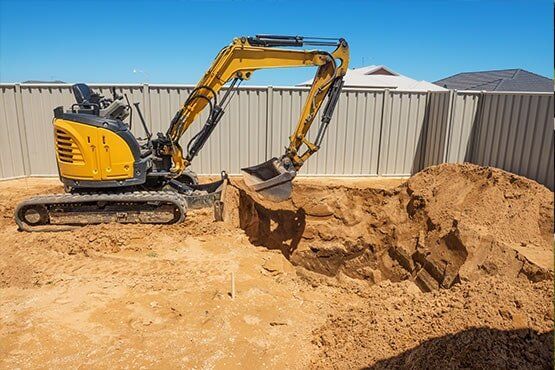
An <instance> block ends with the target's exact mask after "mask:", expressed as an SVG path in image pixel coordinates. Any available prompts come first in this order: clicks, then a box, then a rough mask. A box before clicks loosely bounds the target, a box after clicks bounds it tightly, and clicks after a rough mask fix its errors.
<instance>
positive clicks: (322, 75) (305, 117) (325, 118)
mask: <svg viewBox="0 0 555 370" xmlns="http://www.w3.org/2000/svg"><path fill="white" fill-rule="evenodd" d="M303 46H335V50H334V51H332V52H328V51H323V50H298V49H291V48H293V47H296V48H298V47H303ZM283 47H290V48H288V49H285V48H283ZM348 65H349V47H348V44H347V42H346V41H345V40H344V39H325V38H304V37H301V36H276V35H257V36H255V37H241V38H236V39H234V40H233V42H232V43H231V44H230V45H229V46H227V47H225V48H223V49H222V50H221V51H220V53H219V54H218V56H217V57H216V59H215V60H214V62H213V63H212V66H211V67H210V68H209V69H208V71H207V72H206V73H205V74H204V76H203V77H202V79H201V80H200V81H199V82H198V84H197V86H196V87H195V88H194V89H193V91H192V92H191V94H190V95H189V97H188V98H187V100H186V101H185V103H184V104H183V106H182V107H181V109H180V110H179V111H178V112H177V113H176V115H175V117H174V118H173V120H172V121H171V123H170V127H169V129H168V131H167V133H166V136H167V137H168V139H169V140H170V142H171V144H172V147H171V152H172V161H173V167H172V172H174V173H181V171H183V170H184V169H185V168H186V167H187V166H188V165H189V164H190V163H191V161H192V160H193V159H194V157H195V156H196V155H197V154H198V152H199V151H200V150H201V149H202V147H203V146H204V144H205V143H206V141H207V140H208V138H209V137H210V135H211V133H212V132H213V130H214V129H215V127H216V125H217V124H218V121H219V120H220V119H221V117H222V115H223V113H224V109H225V107H226V105H227V103H228V100H229V99H230V98H231V96H232V94H233V91H234V88H236V87H237V85H238V84H239V83H240V82H241V81H243V80H248V79H249V78H250V77H251V75H252V73H253V72H254V71H256V70H259V69H265V68H283V67H311V66H315V67H317V71H316V75H315V77H314V80H313V83H312V86H311V88H310V90H309V93H308V97H307V100H306V102H305V104H304V108H303V110H302V113H301V116H300V117H299V120H298V122H297V125H296V128H295V131H294V132H293V133H292V134H291V136H290V138H289V146H288V147H287V149H286V152H285V153H284V154H283V155H282V156H281V157H280V158H272V159H270V160H269V161H267V162H264V163H262V164H260V165H256V166H252V167H247V168H244V169H243V174H244V179H245V182H246V184H247V185H248V186H250V187H251V188H252V189H253V190H255V191H258V192H260V193H261V194H262V195H263V196H265V197H267V198H270V199H272V200H274V201H280V200H284V199H287V198H288V197H289V195H290V193H291V180H292V179H293V178H294V177H295V175H296V173H297V171H298V170H299V169H300V168H301V167H302V165H303V163H304V162H305V161H306V160H307V159H308V158H309V157H310V156H311V155H312V154H314V153H315V152H316V151H317V150H318V149H319V147H320V144H321V142H322V139H323V136H324V133H325V131H326V129H327V127H328V124H329V122H330V119H331V116H332V114H333V111H334V108H335V106H336V104H337V101H338V98H339V94H340V92H341V88H342V86H343V76H344V75H345V73H346V72H347V68H348ZM228 82H231V84H230V86H229V87H228V89H227V91H226V93H225V94H224V96H223V98H222V99H221V100H219V101H218V96H219V94H218V93H219V92H220V91H221V89H222V88H223V87H224V85H225V84H227V83H228ZM326 97H327V98H328V100H327V103H326V106H325V108H324V112H323V115H322V122H321V124H320V127H319V129H318V133H317V135H316V139H315V141H314V142H310V141H309V140H308V139H307V133H308V130H309V129H310V127H311V125H312V123H313V121H314V119H315V117H316V115H317V112H318V110H319V109H320V108H321V106H322V104H323V102H324V100H325V98H326ZM206 106H209V107H210V111H209V116H208V119H207V121H206V123H205V125H204V127H203V128H202V129H201V131H200V132H199V133H198V134H196V135H195V136H194V137H193V139H192V140H191V141H190V142H189V144H188V145H187V147H186V153H185V154H184V153H183V150H182V148H181V147H180V145H179V139H180V138H181V137H182V136H183V134H184V133H185V132H186V131H187V129H189V127H190V126H191V124H192V123H193V122H194V121H195V119H196V118H197V117H198V116H199V115H200V113H201V112H202V111H203V110H204V109H205V108H206ZM303 144H304V145H305V146H306V149H305V150H304V151H302V152H301V148H302V146H303Z"/></svg>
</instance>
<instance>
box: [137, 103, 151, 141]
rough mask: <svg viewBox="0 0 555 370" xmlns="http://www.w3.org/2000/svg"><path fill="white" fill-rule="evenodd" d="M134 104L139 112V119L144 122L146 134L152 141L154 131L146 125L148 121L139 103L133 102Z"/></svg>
mask: <svg viewBox="0 0 555 370" xmlns="http://www.w3.org/2000/svg"><path fill="white" fill-rule="evenodd" d="M133 105H134V106H135V108H136V109H137V113H139V119H140V120H141V123H142V124H143V128H144V130H145V133H146V136H147V138H148V140H149V141H150V138H151V137H152V133H151V132H150V131H149V130H148V127H147V126H146V122H145V119H144V117H143V113H142V112H141V109H140V108H139V103H138V102H137V103H133Z"/></svg>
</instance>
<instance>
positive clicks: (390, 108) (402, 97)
mask: <svg viewBox="0 0 555 370" xmlns="http://www.w3.org/2000/svg"><path fill="white" fill-rule="evenodd" d="M426 97H427V93H423V92H399V91H389V92H386V96H385V107H384V114H383V123H382V134H381V143H380V148H381V150H380V163H379V174H380V175H383V176H408V175H410V174H411V173H413V172H415V171H414V170H415V168H417V167H418V166H419V165H420V162H421V150H422V148H419V145H418V144H419V143H421V142H422V140H421V135H422V134H423V133H422V128H423V126H424V118H425V115H426Z"/></svg>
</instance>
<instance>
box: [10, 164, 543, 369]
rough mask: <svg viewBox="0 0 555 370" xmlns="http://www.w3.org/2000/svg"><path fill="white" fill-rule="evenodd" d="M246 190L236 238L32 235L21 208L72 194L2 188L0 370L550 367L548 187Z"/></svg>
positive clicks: (433, 174)
mask: <svg viewBox="0 0 555 370" xmlns="http://www.w3.org/2000/svg"><path fill="white" fill-rule="evenodd" d="M233 183H234V185H233V186H231V187H229V189H230V191H229V192H228V195H227V197H226V222H223V223H216V222H213V221H212V215H211V211H209V210H202V211H196V212H190V213H189V214H188V218H187V220H186V222H185V223H184V224H181V225H174V226H152V225H150V226H137V225H96V226H88V227H84V228H81V229H79V230H76V231H72V232H57V233H22V232H18V231H17V230H16V226H15V224H14V222H13V220H12V214H13V209H14V207H15V205H16V204H17V202H19V201H21V200H22V199H25V198H26V197H28V196H31V195H34V194H40V193H54V192H59V191H61V186H60V185H59V184H58V182H57V181H55V180H51V179H23V180H14V181H6V182H0V199H2V200H1V201H0V241H1V243H0V253H1V254H2V258H1V259H0V297H1V298H0V367H3V368H14V367H27V368H28V367H36V366H39V365H40V366H45V367H91V366H92V367H107V366H114V365H115V366H116V367H141V366H145V367H146V366H148V367H151V366H158V367H177V366H180V367H187V368H189V367H194V368H239V367H248V368H260V367H269V368H307V367H315V368H322V367H325V368H328V367H335V368H353V367H366V366H369V367H374V368H399V367H406V368H422V367H426V366H428V367H429V366H432V367H449V368H457V367H475V366H480V367H493V368H502V367H509V366H512V367H516V368H551V362H552V358H553V352H552V351H553V344H552V336H553V303H552V302H553V288H552V286H553V285H552V284H553V252H552V236H553V193H551V192H549V191H548V190H547V189H545V188H543V187H541V186H539V185H538V184H536V183H534V182H532V181H529V180H526V179H524V178H521V177H518V176H514V175H511V174H507V173H505V172H502V171H498V170H491V169H487V168H479V167H476V166H469V165H466V166H452V165H450V166H439V167H434V168H431V169H429V170H426V171H424V172H423V173H421V174H418V175H417V176H415V177H413V178H411V179H410V180H409V181H408V182H404V181H402V180H398V179H385V180H383V181H382V180H380V179H370V180H367V181H365V180H364V179H356V180H354V181H352V182H349V179H340V180H338V181H332V180H330V179H325V180H322V179H302V178H299V179H297V180H296V185H295V193H294V196H293V198H292V200H291V201H290V202H286V203H280V204H279V205H275V204H268V203H266V202H264V201H262V200H260V199H258V197H257V196H256V195H254V194H251V193H250V192H248V191H247V190H246V189H244V187H243V186H242V184H241V183H240V182H239V181H237V180H235V179H234V181H233ZM232 277H233V279H234V280H235V286H236V296H235V298H232V297H231V296H230V293H231V280H232Z"/></svg>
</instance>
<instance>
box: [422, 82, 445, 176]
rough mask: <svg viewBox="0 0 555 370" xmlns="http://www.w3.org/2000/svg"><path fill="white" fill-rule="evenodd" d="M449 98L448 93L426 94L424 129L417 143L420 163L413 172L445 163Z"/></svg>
mask: <svg viewBox="0 0 555 370" xmlns="http://www.w3.org/2000/svg"><path fill="white" fill-rule="evenodd" d="M451 98H452V96H451V93H450V92H448V91H447V92H434V93H431V92H430V93H428V96H427V99H428V101H427V104H426V117H425V119H424V125H425V127H424V130H422V134H421V135H420V137H421V140H419V142H418V145H419V150H420V155H421V162H420V165H419V166H415V167H414V168H413V172H414V171H416V170H420V169H422V168H425V167H428V166H432V165H435V164H439V163H443V162H444V161H445V152H446V150H447V132H448V129H449V117H450V114H449V113H450V112H449V109H450V108H451V102H450V99H451ZM417 154H419V153H417Z"/></svg>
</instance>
